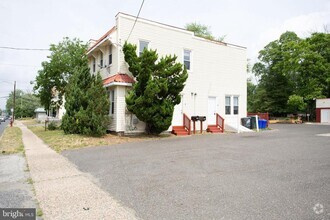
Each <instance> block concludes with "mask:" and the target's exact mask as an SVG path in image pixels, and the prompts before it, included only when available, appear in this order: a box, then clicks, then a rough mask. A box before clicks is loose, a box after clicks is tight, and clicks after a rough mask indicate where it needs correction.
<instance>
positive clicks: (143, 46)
mask: <svg viewBox="0 0 330 220" xmlns="http://www.w3.org/2000/svg"><path fill="white" fill-rule="evenodd" d="M148 45H149V42H148V41H143V40H140V41H139V56H141V54H142V52H143V50H144V49H148Z"/></svg>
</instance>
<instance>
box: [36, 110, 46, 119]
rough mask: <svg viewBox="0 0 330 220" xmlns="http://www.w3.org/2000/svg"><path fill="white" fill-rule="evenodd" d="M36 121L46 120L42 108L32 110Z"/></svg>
mask: <svg viewBox="0 0 330 220" xmlns="http://www.w3.org/2000/svg"><path fill="white" fill-rule="evenodd" d="M34 113H35V116H36V119H37V120H45V119H46V118H47V112H46V110H45V109H44V108H37V109H36V110H34Z"/></svg>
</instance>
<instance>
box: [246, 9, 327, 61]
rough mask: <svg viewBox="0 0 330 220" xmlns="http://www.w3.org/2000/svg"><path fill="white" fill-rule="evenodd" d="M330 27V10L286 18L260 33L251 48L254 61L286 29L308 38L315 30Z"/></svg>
mask: <svg viewBox="0 0 330 220" xmlns="http://www.w3.org/2000/svg"><path fill="white" fill-rule="evenodd" d="M325 26H327V27H328V28H329V27H330V12H329V11H327V12H314V13H310V14H306V15H299V16H296V17H292V18H289V19H287V20H285V21H284V22H283V23H282V24H280V25H279V26H275V27H272V28H269V29H267V30H266V31H264V32H262V33H260V34H259V37H258V39H257V40H256V43H254V44H252V47H251V48H250V53H249V54H250V55H251V58H252V61H256V57H257V54H258V52H259V51H260V50H261V49H262V48H264V47H265V46H266V45H267V44H268V43H269V42H271V41H274V40H276V39H278V38H279V37H280V35H281V34H282V33H284V32H286V31H293V32H295V33H296V34H297V35H298V36H299V37H301V38H306V37H308V36H309V35H310V34H311V33H313V32H323V31H324V27H325Z"/></svg>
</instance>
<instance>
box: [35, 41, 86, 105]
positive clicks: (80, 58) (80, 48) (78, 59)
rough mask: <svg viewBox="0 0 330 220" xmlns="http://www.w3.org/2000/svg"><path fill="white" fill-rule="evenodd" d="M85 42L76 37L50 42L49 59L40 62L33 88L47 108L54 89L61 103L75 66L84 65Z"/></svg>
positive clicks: (50, 102) (50, 103) (58, 102)
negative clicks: (54, 42) (40, 67)
mask: <svg viewBox="0 0 330 220" xmlns="http://www.w3.org/2000/svg"><path fill="white" fill-rule="evenodd" d="M86 50H87V44H84V43H83V42H82V41H80V40H79V39H77V38H74V39H73V40H71V39H69V38H67V37H66V38H63V40H62V41H61V42H59V43H58V44H51V45H50V51H51V55H50V56H48V58H49V61H44V62H42V69H41V70H39V71H38V75H37V77H36V81H35V86H34V90H35V91H36V93H37V95H38V97H39V98H40V101H41V104H42V105H44V106H45V108H46V109H49V108H50V107H51V105H52V104H55V103H53V102H52V99H53V98H54V96H55V90H56V92H58V97H59V99H58V100H57V101H56V102H57V104H62V98H63V95H64V94H65V91H66V85H67V83H68V80H69V78H70V76H71V75H72V74H73V73H74V71H75V68H76V67H77V66H82V65H85V64H86V63H87V62H88V61H87V59H85V57H86Z"/></svg>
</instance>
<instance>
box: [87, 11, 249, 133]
mask: <svg viewBox="0 0 330 220" xmlns="http://www.w3.org/2000/svg"><path fill="white" fill-rule="evenodd" d="M135 19H136V18H135V16H131V15H127V14H123V13H118V14H117V15H116V25H115V26H114V27H112V28H111V29H110V30H109V31H108V32H106V33H105V34H104V35H103V36H102V37H101V38H99V39H98V40H91V41H90V48H89V49H88V52H87V55H88V60H89V66H90V70H91V74H96V73H97V72H100V73H101V76H102V78H103V79H104V81H103V82H104V86H105V87H106V88H107V90H108V91H109V97H110V106H109V109H110V116H111V118H112V120H111V125H110V127H109V129H110V130H112V131H115V132H124V133H129V132H132V131H143V130H144V128H145V125H144V123H143V122H141V121H139V120H138V119H137V118H136V117H135V116H134V115H133V114H132V113H131V112H129V111H128V110H127V109H126V103H125V96H126V94H127V93H128V91H129V90H130V89H131V87H132V84H133V83H134V82H135V79H134V78H133V77H132V75H131V73H130V72H129V70H128V65H127V63H126V62H125V60H124V54H123V51H122V46H123V44H124V43H125V41H126V40H128V42H130V43H133V44H136V45H137V51H136V53H137V54H138V55H139V54H140V53H141V52H142V51H143V49H144V48H151V49H157V52H158V54H159V56H160V57H161V56H165V55H168V54H175V55H176V56H177V57H178V59H177V61H178V62H181V63H183V64H184V65H185V66H186V67H187V70H188V75H189V77H188V80H187V82H186V86H185V88H184V90H183V91H182V94H181V96H182V100H181V103H180V104H179V105H177V106H176V107H175V110H174V115H173V120H172V126H171V127H170V128H169V130H171V129H172V128H173V126H181V125H183V123H184V122H183V115H184V114H185V115H187V116H188V117H189V118H190V117H191V116H195V115H198V116H206V121H205V122H204V124H203V128H204V130H205V129H207V128H208V126H211V125H215V124H216V123H217V122H218V120H217V117H218V116H221V117H222V118H224V119H225V124H226V126H225V127H226V128H228V129H233V130H238V129H239V128H240V125H239V124H240V123H239V122H240V118H242V117H246V114H247V112H246V107H247V101H246V99H247V91H246V77H247V74H246V64H247V63H246V62H247V58H246V48H245V47H242V46H238V45H233V44H229V43H224V42H219V41H213V40H208V39H204V38H201V37H197V36H195V35H194V33H193V32H191V31H187V30H185V29H182V28H178V27H174V26H170V25H167V24H162V23H159V22H155V21H150V20H147V19H143V18H138V19H137V21H136V24H135V26H134V22H135ZM133 26H134V30H133V31H132V32H131V30H132V27H133ZM199 124H200V123H199V122H198V123H196V125H197V129H199Z"/></svg>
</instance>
